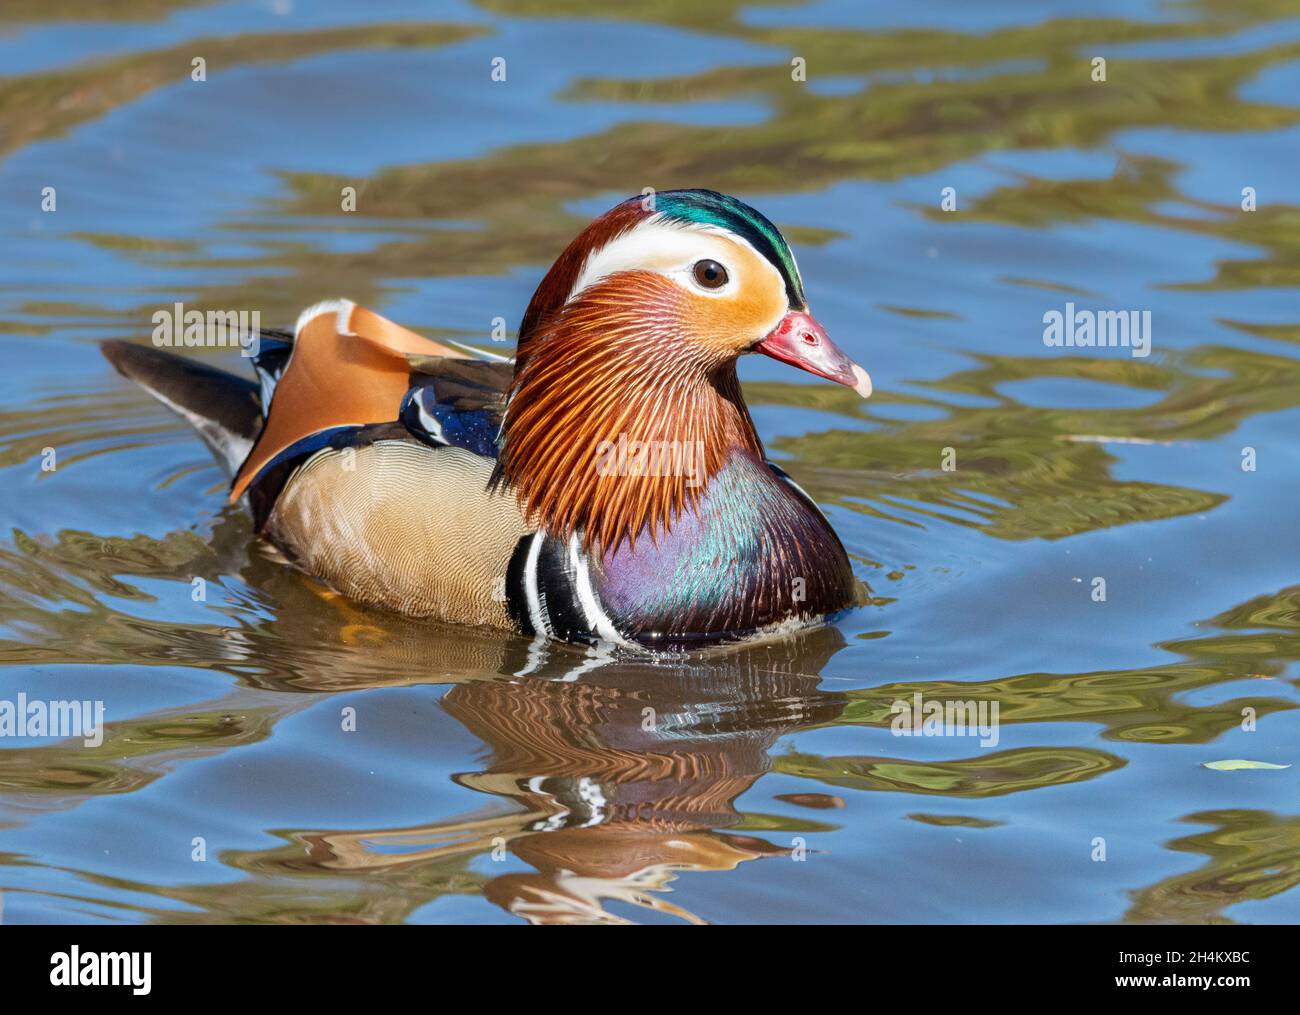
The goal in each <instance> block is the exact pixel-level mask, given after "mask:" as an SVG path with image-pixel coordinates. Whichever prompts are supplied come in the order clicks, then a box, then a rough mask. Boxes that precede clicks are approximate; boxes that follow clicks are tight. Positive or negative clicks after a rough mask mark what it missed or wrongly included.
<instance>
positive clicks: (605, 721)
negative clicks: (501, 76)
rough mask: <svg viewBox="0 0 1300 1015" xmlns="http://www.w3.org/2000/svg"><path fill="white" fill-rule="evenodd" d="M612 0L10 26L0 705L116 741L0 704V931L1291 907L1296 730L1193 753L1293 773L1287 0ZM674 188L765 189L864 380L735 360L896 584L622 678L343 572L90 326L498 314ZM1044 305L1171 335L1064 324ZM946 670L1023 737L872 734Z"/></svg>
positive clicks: (1290, 917)
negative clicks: (324, 584)
mask: <svg viewBox="0 0 1300 1015" xmlns="http://www.w3.org/2000/svg"><path fill="white" fill-rule="evenodd" d="M612 6H613V5H599V4H593V3H587V2H583V0H561V2H554V0H545V2H543V0H482V2H479V3H468V2H467V3H463V4H456V3H447V4H429V3H417V2H414V0H411V2H387V3H372V4H365V5H358V4H352V3H346V2H344V0H322V2H312V3H307V2H304V0H266V2H264V0H246V2H211V3H205V2H200V0H189V2H187V0H124V2H121V3H118V4H115V5H113V6H112V8H111V10H112V20H111V21H108V20H104V19H105V18H106V17H107V14H106V11H107V10H108V9H109V8H106V7H104V6H103V5H101V4H98V3H92V2H90V0H57V2H53V0H43V2H41V3H36V2H34V0H33V2H25V0H23V2H17V3H9V4H6V5H5V8H4V10H3V11H0V68H3V69H4V71H5V76H3V77H0V230H2V231H3V238H4V253H3V255H0V264H2V265H3V269H4V270H3V275H0V348H3V350H4V352H5V369H4V370H3V371H0V406H2V407H3V408H2V410H0V469H2V470H3V482H0V517H2V518H3V521H4V526H3V530H0V627H2V628H3V630H2V631H0V638H2V639H3V640H2V642H0V653H2V661H3V663H4V668H3V669H2V670H0V699H5V700H14V699H16V697H17V696H18V695H19V694H20V693H22V694H26V695H28V697H30V698H41V699H58V698H63V699H67V698H75V699H82V698H85V699H93V700H99V701H102V702H104V705H105V710H106V717H107V720H108V727H107V732H106V735H105V739H104V742H103V743H102V745H100V746H98V747H94V748H88V747H86V746H84V745H83V744H82V743H81V742H80V741H76V740H61V741H60V740H50V739H39V738H27V739H18V738H4V739H3V740H0V891H2V892H3V895H0V900H2V901H3V910H2V918H3V919H4V920H6V921H9V922H19V923H22V922H36V921H67V922H81V921H88V922H89V921H119V922H165V923H203V922H230V921H238V922H280V923H294V922H316V921H332V922H476V923H477V922H504V923H512V922H519V921H521V920H531V921H536V922H592V921H598V922H622V921H634V922H660V921H664V922H683V921H708V922H718V923H738V922H752V921H762V920H775V919H780V920H786V921H795V922H818V921H849V922H857V921H869V922H879V921H895V922H926V921H944V922H947V921H952V922H1002V921H1043V922H1065V921H1085V922H1086V921H1186V922H1206V921H1215V922H1223V921H1241V922H1280V921H1284V922H1296V921H1298V920H1300V893H1297V892H1296V891H1293V890H1292V889H1293V887H1294V886H1295V884H1296V882H1297V880H1300V799H1298V796H1297V790H1298V789H1300V767H1292V768H1289V769H1286V768H1283V769H1271V770H1260V771H1236V772H1222V771H1213V770H1210V769H1207V768H1205V767H1203V764H1204V763H1205V762H1209V761H1215V760H1220V759H1228V758H1242V759H1250V760H1256V761H1264V762H1270V763H1272V764H1275V765H1295V764H1296V762H1297V761H1300V751H1297V748H1296V744H1297V743H1300V720H1298V718H1297V712H1296V709H1297V706H1298V705H1300V688H1298V686H1297V677H1298V676H1300V667H1298V666H1297V660H1298V659H1300V584H1298V578H1297V542H1298V541H1297V537H1296V510H1295V505H1296V504H1297V503H1298V502H1300V446H1298V445H1297V442H1296V441H1295V435H1296V433H1297V429H1298V428H1300V357H1298V356H1297V351H1298V350H1297V342H1300V315H1298V313H1297V302H1296V290H1297V287H1300V194H1297V173H1296V166H1297V164H1300V162H1298V160H1297V155H1298V154H1300V105H1297V96H1300V8H1297V7H1296V5H1295V4H1294V3H1292V2H1289V0H1249V2H1242V0H1187V2H1176V3H1175V2H1170V3H1160V2H1147V3H1142V2H1139V3H1133V2H1123V3H1120V2H1098V3H1086V2H1083V0H1075V2H1069V0H1053V2H1050V3H1039V4H1034V5H1028V6H1027V5H1023V4H1017V3H983V4H979V5H970V4H966V3H961V2H957V0H951V2H938V0H931V2H915V3H911V4H908V5H906V6H905V8H901V9H896V8H895V7H894V6H893V5H869V7H870V9H869V10H864V7H867V6H868V5H861V4H856V3H849V2H847V0H820V2H810V3H805V4H790V3H772V2H759V3H739V2H735V0H715V2H714V3H711V4H705V5H701V4H698V3H694V2H684V0H683V2H679V0H667V2H665V0H655V2H651V0H644V2H641V0H636V2H627V3H621V4H618V5H617V6H616V13H611V12H609V11H602V7H612ZM973 6H978V8H979V9H978V10H972V9H971V8H972V7H973ZM1099 56H1100V57H1105V58H1106V59H1107V79H1106V81H1105V82H1097V81H1094V80H1093V79H1092V64H1091V61H1092V60H1093V58H1094V57H1099ZM196 57H202V58H203V59H204V60H205V61H206V66H207V76H206V80H204V81H201V82H199V81H193V80H192V79H191V67H192V61H193V60H194V58H196ZM495 57H504V58H505V59H506V66H507V76H506V80H505V81H504V82H493V81H492V80H491V78H490V70H491V61H492V60H493V58H495ZM795 57H801V58H803V60H804V61H806V67H807V81H806V82H795V81H792V79H791V61H792V59H793V58H795ZM349 186H350V187H354V188H356V191H357V194H358V201H357V210H356V212H354V213H344V212H342V211H341V210H340V192H341V190H342V188H344V187H349ZM647 186H650V187H656V188H659V189H666V188H671V187H680V186H708V187H712V188H715V189H719V190H725V191H729V192H731V193H734V194H737V195H738V196H740V197H742V198H744V199H746V200H748V201H750V202H751V203H753V204H755V205H756V206H757V207H759V208H760V209H761V210H763V211H764V212H766V213H767V214H768V215H769V217H771V218H772V219H774V220H775V221H776V222H777V223H778V224H779V225H780V226H781V227H782V228H783V229H784V230H785V232H786V234H787V236H788V237H789V238H790V239H791V241H792V243H793V244H794V245H795V249H796V253H797V256H798V258H799V263H800V267H801V269H802V271H803V274H804V277H805V281H806V283H807V288H808V292H809V298H810V301H811V304H812V307H813V309H814V311H815V312H816V313H817V315H818V317H819V318H820V319H821V320H822V322H823V323H824V324H825V325H826V326H827V328H828V330H829V331H830V333H831V334H832V335H833V336H834V337H835V338H836V341H837V342H838V343H839V344H840V345H842V346H843V347H844V348H845V349H846V351H848V352H849V354H850V355H851V356H853V358H854V359H856V360H857V361H858V362H860V363H862V364H863V365H865V366H866V367H867V369H868V370H870V372H871V374H872V376H873V379H874V381H875V384H876V392H877V393H876V395H875V396H874V397H873V398H872V399H871V400H870V401H869V402H865V403H864V402H861V401H860V400H858V399H857V398H856V396H855V395H853V393H852V392H849V391H847V390H845V389H841V388H837V387H834V386H831V385H827V384H818V383H814V382H813V381H812V379H811V378H808V377H806V376H805V375H793V374H791V372H790V371H789V370H788V369H786V368H783V367H781V366H780V365H778V364H776V363H774V362H770V361H763V362H756V361H755V362H750V361H748V360H747V361H746V362H745V363H744V364H743V366H742V377H743V379H744V380H745V381H746V394H747V397H748V399H749V402H750V405H751V408H752V409H753V412H754V417H755V420H756V422H757V425H758V428H759V431H760V434H761V435H762V437H763V439H764V441H765V442H766V444H767V446H768V449H769V451H770V453H771V455H772V457H773V458H774V459H776V460H778V461H779V462H780V463H781V464H782V466H783V467H784V468H786V469H787V470H788V471H789V472H790V473H791V474H792V475H793V476H794V478H795V479H796V480H797V481H798V482H799V483H800V484H801V485H802V486H804V487H805V488H806V489H807V490H809V491H810V493H811V494H812V495H813V496H814V497H815V498H816V499H817V500H818V501H819V502H820V503H821V504H822V505H823V507H824V508H825V510H826V511H827V512H828V514H829V515H830V517H831V519H832V522H833V524H834V525H835V527H836V529H837V530H838V531H839V533H840V535H841V537H842V538H843V539H844V542H845V544H846V546H847V547H848V549H849V552H850V555H851V557H852V559H853V561H854V567H855V570H856V572H857V574H858V576H859V577H860V578H861V579H863V581H865V582H867V583H868V584H869V585H870V587H871V590H872V601H871V603H870V604H869V605H867V606H865V607H864V608H862V609H860V610H857V611H855V612H854V613H852V614H851V615H849V616H848V617H847V618H845V619H844V620H843V621H842V622H841V623H839V624H838V625H836V626H835V627H831V628H825V629H822V630H817V631H812V632H808V633H806V634H804V635H802V636H800V637H797V638H793V639H789V640H786V641H783V642H780V643H776V644H768V645H762V646H751V647H748V648H739V649H732V650H729V651H723V652H715V653H711V654H707V655H702V656H697V657H690V658H685V659H682V658H678V659H654V660H628V659H622V658H618V657H615V656H610V655H607V654H601V653H590V652H586V651H585V650H582V649H577V648H571V647H565V646H550V647H535V646H531V645H530V644H529V643H528V642H526V641H524V640H523V639H519V638H513V637H506V636H502V635H500V634H495V633H491V632H481V631H473V630H463V629H462V630H457V629H451V628H444V627H440V626H438V625H435V624H430V623H424V622H421V623H416V622H412V621H409V620H405V619H402V618H400V617H394V616H391V615H388V614H384V613H381V612H378V611H373V610H368V609H364V608H361V607H358V606H356V605H355V604H352V603H349V602H348V601H346V600H344V599H342V598H340V597H338V596H336V595H333V594H331V593H329V592H328V591H326V590H324V589H322V588H321V587H320V586H319V585H317V584H316V583H314V582H312V581H311V580H310V579H307V578H305V577H303V576H301V575H298V574H296V573H294V572H291V571H288V570H286V569H284V568H283V567H281V566H280V565H279V564H277V563H276V562H275V561H274V560H272V559H270V557H269V556H268V555H267V554H266V552H265V551H264V549H262V548H261V547H259V545H258V544H257V542H256V541H255V540H254V539H253V538H252V536H251V531H250V527H249V523H248V521H247V520H246V519H245V518H244V517H243V516H242V515H241V514H240V513H239V512H238V511H236V510H233V509H229V508H227V507H225V506H224V498H223V487H224V480H223V477H222V474H221V472H220V470H219V469H218V468H217V466H216V465H215V464H214V463H213V462H212V460H211V459H210V458H209V457H208V455H207V453H206V452H205V450H204V448H203V446H202V445H201V444H200V443H199V441H198V440H197V439H196V438H195V437H194V436H193V434H192V433H191V432H190V430H189V429H188V427H187V426H186V425H185V424H184V423H182V422H180V421H179V420H177V419H176V418H174V417H173V416H171V415H170V414H169V413H168V412H167V411H166V410H165V409H163V408H162V407H161V406H159V405H157V404H156V403H154V402H153V401H152V400H150V399H149V398H148V397H147V396H146V395H144V394H143V393H142V392H140V391H138V390H136V389H134V388H132V387H131V386H130V385H129V384H127V383H126V382H124V381H123V380H121V379H120V378H118V377H117V376H116V375H115V374H113V373H112V371H111V370H110V369H109V368H108V366H107V364H106V363H105V362H104V361H103V360H102V359H101V357H100V356H99V354H98V352H97V350H96V343H97V342H99V341H100V340H102V339H105V338H130V339H135V340H145V339H146V337H147V335H148V334H149V331H150V328H151V324H150V317H151V315H152V313H153V312H154V311H155V310H157V309H159V308H160V307H165V306H169V305H171V303H172V302H173V301H176V300H181V301H183V302H184V303H185V304H186V305H187V306H188V307H194V308H199V309H206V308H220V309H228V308H234V309H250V310H251V309H256V310H259V311H260V312H261V314H262V318H263V321H264V322H266V323H268V324H275V323H285V322H291V321H292V320H293V319H294V317H295V316H296V314H297V312H298V310H299V309H301V308H302V307H304V306H306V305H308V304H311V303H314V302H317V301H318V300H321V299H324V298H329V297H334V296H347V297H350V298H352V299H355V300H357V301H359V302H361V303H364V304H367V305H369V306H372V307H374V308H376V309H378V310H380V311H381V312H383V313H385V314H386V315H388V316H390V317H392V318H395V319H397V320H400V321H402V322H404V323H406V324H408V325H411V326H413V327H417V328H419V329H421V330H424V331H425V332H426V333H429V334H431V335H434V336H437V335H446V336H450V337H454V338H457V339H459V340H463V341H470V342H474V343H477V344H479V345H482V346H484V347H487V346H489V345H490V344H491V339H490V333H491V327H492V320H493V319H494V318H496V317H503V318H505V319H506V320H507V321H508V322H510V325H511V326H512V327H513V326H514V324H515V323H516V322H517V321H518V319H519V317H520V315H521V313H522V311H523V308H524V306H525V305H526V303H527V300H528V298H529V296H530V295H531V292H532V289H533V287H534V286H535V285H536V283H537V281H538V280H539V278H540V276H541V273H542V272H543V271H544V270H545V268H546V267H547V266H548V265H549V263H550V261H551V259H552V258H553V257H554V256H555V255H556V254H557V253H558V252H559V250H561V249H562V248H563V247H564V245H565V244H566V243H567V242H568V240H569V239H570V238H571V237H572V236H573V235H574V234H575V233H576V232H577V231H578V229H580V228H581V227H582V225H583V224H584V223H585V222H586V221H588V220H589V219H590V217H591V216H593V215H595V214H598V213H600V212H601V211H603V210H604V209H605V208H606V207H608V206H609V205H610V204H612V203H613V202H614V201H615V200H618V199H621V198H622V197H625V196H627V195H628V194H631V193H636V192H639V191H640V190H641V189H642V188H643V187H647ZM47 187H53V188H55V192H56V195H57V210H55V211H53V212H45V211H42V209H41V194H42V191H43V189H44V188H47ZM1247 187H1250V188H1254V193H1255V195H1256V199H1257V204H1256V208H1255V210H1254V211H1244V210H1243V208H1242V201H1243V197H1242V192H1243V188H1247ZM944 188H953V189H954V192H955V196H956V209H955V210H954V211H945V210H943V208H942V207H941V204H940V202H941V197H942V193H943V191H944ZM1067 302H1069V303H1073V304H1075V306H1076V307H1078V308H1082V309H1091V310H1108V309H1113V310H1135V311H1139V312H1140V311H1150V312H1151V315H1152V328H1153V334H1152V352H1151V355H1150V356H1148V357H1144V358H1138V357H1134V356H1131V355H1130V354H1129V352H1130V351H1129V350H1128V349H1123V348H1115V349H1104V350H1097V349H1091V350H1090V349H1077V348H1076V349H1056V348H1048V347H1046V346H1045V345H1044V343H1043V339H1042V334H1043V323H1042V321H1043V316H1044V314H1046V313H1048V312H1049V311H1052V310H1063V309H1064V308H1065V305H1066V304H1067ZM203 355H205V356H207V357H208V360H209V361H210V362H213V363H216V364H221V365H225V366H228V367H230V368H231V369H244V368H245V366H246V364H245V363H244V362H242V361H241V360H240V358H239V357H238V356H237V355H234V354H232V353H229V352H225V351H221V350H213V351H210V352H207V353H204V354H203ZM46 449H53V451H54V453H55V460H56V463H57V467H56V468H55V469H54V470H53V471H48V470H44V469H43V468H42V464H43V462H45V461H47V460H48V453H47V451H46ZM946 449H951V450H950V451H947V450H946ZM1247 449H1251V452H1252V453H1253V458H1254V464H1255V468H1254V469H1253V471H1248V470H1244V469H1243V467H1242V466H1243V461H1245V460H1246V459H1247V457H1249V456H1248V454H1247ZM945 461H947V462H948V463H949V464H955V468H951V469H945V468H944V463H945ZM416 509H418V506H416ZM1098 578H1102V579H1104V581H1105V588H1106V598H1105V601H1104V602H1099V601H1096V600H1095V598H1094V594H1093V593H1094V589H1095V588H1096V587H1097V585H1096V581H1095V580H1096V579H1098ZM195 579H202V581H203V582H204V583H205V584H204V586H203V587H204V589H205V593H206V595H205V598H200V599H197V600H196V598H195V595H194V590H195V588H196V584H195ZM918 693H919V694H921V695H922V696H923V698H924V699H927V700H938V701H976V702H984V703H988V704H990V705H991V704H993V703H996V704H997V705H998V708H999V715H1000V720H1001V722H1000V729H999V731H998V740H997V743H996V744H990V745H987V746H982V745H981V743H980V742H979V740H978V739H977V738H970V737H966V738H957V737H944V736H940V737H910V738H904V737H898V736H895V735H894V731H893V730H892V729H891V719H892V713H891V706H892V705H893V703H894V702H896V701H899V700H904V701H911V700H913V696H914V695H916V694H918ZM647 709H652V710H653V712H652V713H651V714H652V715H653V716H654V717H655V721H653V722H650V723H646V721H645V716H646V715H647V712H646V710H647ZM1243 713H1246V714H1247V715H1252V716H1254V717H1255V721H1254V723H1253V727H1254V728H1253V729H1250V728H1243ZM353 717H354V718H355V727H356V728H355V731H348V730H346V729H345V726H347V725H349V724H350V723H349V720H351V719H352V718H353ZM1245 725H1246V726H1247V727H1249V726H1251V725H1252V724H1250V723H1246V724H1245ZM1103 849H1104V857H1105V858H1104V860H1102V859H1100V856H1101V851H1102V850H1103ZM199 856H201V857H202V858H201V859H196V857H199Z"/></svg>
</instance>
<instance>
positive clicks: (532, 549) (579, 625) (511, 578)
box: [506, 532, 635, 646]
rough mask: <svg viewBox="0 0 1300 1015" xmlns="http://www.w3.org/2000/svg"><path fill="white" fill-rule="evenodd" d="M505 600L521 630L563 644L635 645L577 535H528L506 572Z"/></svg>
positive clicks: (543, 533) (542, 533)
mask: <svg viewBox="0 0 1300 1015" xmlns="http://www.w3.org/2000/svg"><path fill="white" fill-rule="evenodd" d="M506 601H507V603H508V605H509V608H510V615H511V617H512V618H513V619H514V622H515V623H516V624H517V625H518V626H519V629H520V630H521V631H523V633H524V634H528V635H538V634H540V635H545V636H546V637H548V638H559V639H562V640H564V641H576V642H586V643H588V644H592V643H595V642H601V641H603V642H610V643H613V644H615V645H627V646H634V645H635V642H633V641H632V640H631V639H630V638H629V637H628V636H627V635H626V634H625V633H624V632H623V631H622V630H620V628H619V626H618V624H617V623H616V622H615V621H614V619H613V618H612V617H611V616H610V615H609V614H608V613H607V612H606V610H605V608H604V606H603V605H602V604H601V601H600V596H599V595H598V594H597V592H596V590H595V588H594V587H593V586H592V582H591V572H590V567H589V562H588V560H587V555H586V554H585V553H583V552H582V548H581V545H580V543H579V541H578V536H577V535H576V534H575V535H573V536H571V537H570V538H569V539H567V540H559V539H552V538H551V537H550V536H548V535H547V534H546V533H545V532H535V533H533V534H532V535H529V536H524V537H523V538H522V539H520V540H519V543H518V544H517V545H516V546H515V551H514V553H513V554H512V555H511V557H510V564H509V566H508V567H507V569H506Z"/></svg>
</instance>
